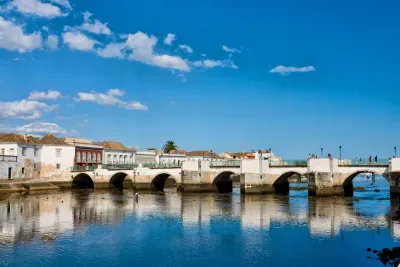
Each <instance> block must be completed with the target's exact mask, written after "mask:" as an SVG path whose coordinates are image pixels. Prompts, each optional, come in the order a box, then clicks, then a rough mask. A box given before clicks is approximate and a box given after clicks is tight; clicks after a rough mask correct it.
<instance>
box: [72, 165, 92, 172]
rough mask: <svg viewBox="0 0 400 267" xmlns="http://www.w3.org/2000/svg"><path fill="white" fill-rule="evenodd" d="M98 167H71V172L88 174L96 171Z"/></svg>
mask: <svg viewBox="0 0 400 267" xmlns="http://www.w3.org/2000/svg"><path fill="white" fill-rule="evenodd" d="M95 169H96V166H74V167H71V172H86V171H94V170H95Z"/></svg>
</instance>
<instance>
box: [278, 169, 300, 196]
mask: <svg viewBox="0 0 400 267" xmlns="http://www.w3.org/2000/svg"><path fill="white" fill-rule="evenodd" d="M293 175H300V176H301V175H302V174H301V173H299V172H296V171H287V172H285V173H283V174H281V176H279V177H278V179H276V181H275V182H274V184H273V187H274V190H275V193H279V194H288V193H289V191H290V187H289V178H290V177H292V176H293Z"/></svg>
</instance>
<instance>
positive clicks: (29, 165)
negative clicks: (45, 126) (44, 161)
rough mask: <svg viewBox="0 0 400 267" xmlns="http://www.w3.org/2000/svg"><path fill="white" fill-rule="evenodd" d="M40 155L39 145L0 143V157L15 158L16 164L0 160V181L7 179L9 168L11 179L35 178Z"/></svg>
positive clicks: (37, 172)
mask: <svg viewBox="0 0 400 267" xmlns="http://www.w3.org/2000/svg"><path fill="white" fill-rule="evenodd" d="M40 153H41V145H40V144H22V143H0V157H1V156H2V155H5V156H16V157H17V162H16V163H15V162H14V163H10V162H9V161H1V159H0V179H9V172H10V168H11V178H12V179H14V178H16V179H27V178H37V177H38V176H39V171H38V170H39V163H40Z"/></svg>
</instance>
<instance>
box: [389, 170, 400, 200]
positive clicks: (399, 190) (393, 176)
mask: <svg viewBox="0 0 400 267" xmlns="http://www.w3.org/2000/svg"><path fill="white" fill-rule="evenodd" d="M389 183H390V197H391V198H397V197H398V196H400V172H390V174H389Z"/></svg>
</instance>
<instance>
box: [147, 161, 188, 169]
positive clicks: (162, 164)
mask: <svg viewBox="0 0 400 267" xmlns="http://www.w3.org/2000/svg"><path fill="white" fill-rule="evenodd" d="M181 166H182V162H179V163H178V162H160V163H157V162H149V163H142V167H143V168H150V169H161V168H180V167H181Z"/></svg>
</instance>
